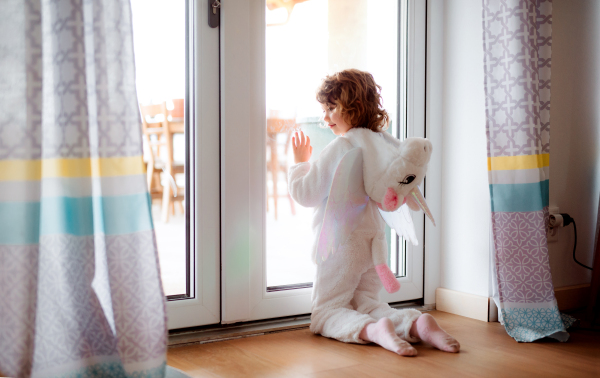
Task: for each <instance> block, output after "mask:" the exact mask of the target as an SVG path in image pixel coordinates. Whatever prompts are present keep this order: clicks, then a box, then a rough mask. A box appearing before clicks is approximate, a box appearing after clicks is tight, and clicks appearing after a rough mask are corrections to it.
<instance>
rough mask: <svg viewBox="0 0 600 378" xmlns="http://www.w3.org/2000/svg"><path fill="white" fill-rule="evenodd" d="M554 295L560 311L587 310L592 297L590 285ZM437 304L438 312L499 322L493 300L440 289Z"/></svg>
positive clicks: (572, 288) (578, 286) (436, 295)
mask: <svg viewBox="0 0 600 378" xmlns="http://www.w3.org/2000/svg"><path fill="white" fill-rule="evenodd" d="M554 295H555V297H556V302H557V303H558V309H559V310H560V311H569V310H576V309H580V308H585V307H586V306H587V304H588V300H589V297H590V284H583V285H574V286H564V287H558V288H555V289H554ZM435 302H436V303H435V305H436V310H438V311H443V312H449V313H451V314H456V315H460V316H465V317H467V318H471V319H477V320H481V321H484V322H497V321H498V308H497V307H496V303H495V302H494V300H493V299H492V298H488V297H484V296H480V295H474V294H468V293H463V292H460V291H454V290H450V289H444V288H441V287H439V288H437V289H436V291H435Z"/></svg>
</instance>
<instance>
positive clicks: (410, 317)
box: [288, 128, 433, 344]
mask: <svg viewBox="0 0 600 378" xmlns="http://www.w3.org/2000/svg"><path fill="white" fill-rule="evenodd" d="M431 151H432V147H431V143H430V142H429V141H428V140H426V139H423V138H408V139H406V140H404V141H403V142H400V141H399V140H398V139H396V138H394V137H393V136H391V135H389V134H387V133H385V132H373V131H371V130H369V129H365V128H352V129H350V130H349V131H348V132H346V134H345V135H344V136H340V137H337V138H336V139H335V140H333V141H332V142H331V143H330V144H329V145H327V147H325V149H324V150H323V151H322V152H321V155H320V156H319V158H318V159H316V160H315V161H314V162H312V163H311V162H304V163H299V164H296V165H294V166H292V167H290V170H289V174H288V188H289V191H290V194H291V196H292V198H293V199H294V200H295V201H296V202H297V203H299V204H300V205H302V206H305V207H314V208H315V213H314V218H313V224H312V228H313V231H314V235H315V240H314V243H313V249H312V259H313V262H316V263H317V264H318V266H317V273H316V277H315V280H314V286H313V295H312V315H311V325H310V329H311V331H312V332H314V333H316V334H321V335H323V336H326V337H330V338H334V339H337V340H340V341H343V342H352V343H359V344H365V343H366V341H364V340H362V339H361V338H360V337H359V334H360V332H361V330H363V328H364V327H365V326H366V325H368V324H369V323H375V322H377V321H378V320H379V319H381V318H383V317H387V318H389V319H390V320H391V321H392V322H393V324H394V327H395V331H396V334H397V335H398V336H399V337H400V338H401V339H402V340H405V341H408V342H417V341H419V340H418V339H417V338H415V337H412V336H411V335H410V329H411V326H412V324H413V322H414V321H415V320H416V319H417V318H418V317H419V316H420V315H421V313H420V312H419V311H417V310H414V309H405V310H396V309H392V308H391V307H390V306H389V305H388V304H387V303H384V302H381V301H380V300H379V292H380V290H381V288H382V287H385V288H386V290H387V291H388V292H394V291H397V290H398V289H399V288H400V285H399V284H398V282H397V280H396V277H395V276H394V275H393V273H392V272H391V271H390V270H389V267H388V266H387V264H386V261H387V243H386V239H385V222H384V219H385V221H386V222H387V223H388V224H389V225H390V227H393V228H394V229H395V230H396V231H397V232H398V233H399V234H400V235H403V236H404V237H405V238H407V239H408V240H409V241H411V242H413V244H416V243H417V238H416V236H415V232H414V226H413V225H412V221H411V218H410V214H409V212H408V207H410V208H411V209H412V210H418V209H422V210H423V211H424V212H425V213H426V214H427V215H428V216H429V217H430V219H431V220H432V221H433V218H432V217H431V214H430V212H429V210H428V209H427V205H426V203H425V201H424V199H423V197H422V196H421V195H420V191H419V190H418V186H417V185H418V184H420V183H421V182H422V180H423V177H424V176H425V173H426V171H427V163H428V162H429V158H430V156H431Z"/></svg>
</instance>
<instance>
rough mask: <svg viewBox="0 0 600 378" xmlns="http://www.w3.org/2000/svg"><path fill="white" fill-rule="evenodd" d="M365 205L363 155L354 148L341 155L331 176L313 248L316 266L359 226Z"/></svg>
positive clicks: (366, 198) (367, 197) (366, 201)
mask: <svg viewBox="0 0 600 378" xmlns="http://www.w3.org/2000/svg"><path fill="white" fill-rule="evenodd" d="M368 202H369V196H367V193H366V192H365V186H364V181H363V154H362V151H361V149H360V148H354V149H352V150H350V151H348V152H347V153H346V155H344V157H343V158H342V160H341V161H340V164H339V165H338V166H337V169H336V171H335V174H334V176H333V182H332V183H331V189H330V190H329V197H328V198H327V206H326V207H325V216H324V219H323V224H322V226H321V233H320V234H319V242H318V244H317V264H320V263H321V261H325V260H326V259H327V257H329V254H330V253H335V252H336V251H337V249H338V248H339V246H341V245H343V244H344V243H345V242H346V240H347V239H348V237H349V236H350V234H352V232H353V231H354V230H355V229H356V227H357V226H358V224H359V223H360V220H361V217H362V212H363V210H364V209H365V207H366V206H367V203H368Z"/></svg>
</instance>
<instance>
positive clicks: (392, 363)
mask: <svg viewBox="0 0 600 378" xmlns="http://www.w3.org/2000/svg"><path fill="white" fill-rule="evenodd" d="M431 314H432V315H433V316H434V317H435V318H436V319H437V321H438V323H439V324H440V325H441V326H442V327H443V328H444V329H445V330H446V331H447V332H448V333H450V334H451V335H453V336H454V337H456V339H458V341H459V342H460V343H461V351H460V353H458V354H450V353H444V352H441V351H439V350H436V349H433V348H431V347H429V346H426V345H422V344H416V345H415V347H416V348H417V351H418V352H419V355H418V356H417V357H400V356H398V355H395V354H393V353H392V352H388V351H386V350H385V349H383V348H381V347H379V346H376V345H373V344H370V345H357V344H345V343H341V342H339V341H336V340H331V339H327V338H325V337H322V336H316V335H313V334H312V333H311V332H310V331H309V330H308V329H302V330H296V331H289V332H280V333H273V334H268V335H264V336H256V337H248V338H243V339H235V340H228V341H220V342H214V343H209V344H199V345H189V346H180V347H171V348H169V351H168V354H167V361H168V364H169V365H171V366H173V367H175V368H178V369H181V370H183V371H185V372H187V373H188V374H190V375H191V376H192V377H314V378H317V377H318V378H330V377H377V378H386V377H402V376H410V377H600V332H598V331H586V330H581V329H579V330H577V329H573V330H570V334H571V338H570V339H569V341H568V342H566V343H559V342H557V341H551V340H542V341H538V342H535V343H517V342H516V341H514V340H513V339H512V338H511V337H509V336H508V335H507V334H506V331H504V328H503V327H502V325H500V324H499V323H485V322H482V321H478V320H473V319H469V318H465V317H461V316H457V315H452V314H448V313H444V312H438V311H432V312H431Z"/></svg>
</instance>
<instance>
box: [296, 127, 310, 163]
mask: <svg viewBox="0 0 600 378" xmlns="http://www.w3.org/2000/svg"><path fill="white" fill-rule="evenodd" d="M292 148H293V149H294V162H295V163H296V164H298V163H304V162H306V161H308V160H310V156H311V155H312V146H311V145H310V138H309V137H308V135H307V136H306V137H305V136H304V133H303V132H302V131H300V135H298V132H297V131H296V134H295V135H294V136H293V137H292Z"/></svg>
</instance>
